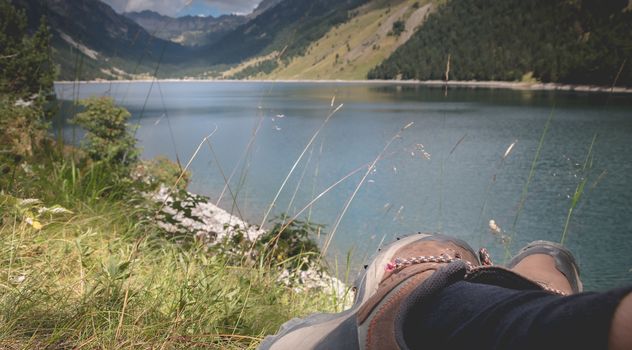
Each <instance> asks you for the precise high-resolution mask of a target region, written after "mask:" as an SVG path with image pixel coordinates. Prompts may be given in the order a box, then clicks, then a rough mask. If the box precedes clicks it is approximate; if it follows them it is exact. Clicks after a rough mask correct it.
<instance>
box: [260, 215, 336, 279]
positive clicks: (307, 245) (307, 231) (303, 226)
mask: <svg viewBox="0 0 632 350" xmlns="http://www.w3.org/2000/svg"><path fill="white" fill-rule="evenodd" d="M289 219H290V218H289V217H288V216H287V215H285V214H283V215H281V216H278V217H276V218H274V219H273V220H272V222H273V223H274V226H272V228H271V229H270V230H268V232H266V234H265V235H263V236H262V237H261V238H260V239H259V241H258V242H257V244H258V246H259V250H260V252H261V253H262V254H266V256H267V258H268V259H269V261H274V262H276V263H277V264H281V265H282V266H284V267H290V266H296V264H295V262H294V261H292V259H293V258H296V257H302V258H303V262H304V263H303V264H300V265H299V266H298V267H299V268H300V269H302V270H306V269H308V268H309V267H311V266H313V264H314V263H315V262H316V261H317V260H318V257H319V254H320V249H319V247H318V244H317V243H316V242H315V241H314V239H313V237H314V236H315V235H316V234H324V232H323V231H322V229H323V228H324V226H323V225H320V224H315V223H313V222H309V221H302V220H294V221H291V222H290V221H289Z"/></svg>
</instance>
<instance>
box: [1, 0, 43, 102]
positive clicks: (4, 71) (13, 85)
mask: <svg viewBox="0 0 632 350" xmlns="http://www.w3.org/2000/svg"><path fill="white" fill-rule="evenodd" d="M50 39H51V35H50V32H49V30H48V26H47V23H46V20H45V18H44V17H42V18H41V20H40V25H39V29H38V30H37V31H36V32H35V34H33V35H32V36H29V35H28V34H27V19H26V14H25V12H24V11H20V10H16V9H15V8H14V7H13V6H12V5H11V4H10V2H8V1H7V0H0V94H3V95H4V94H11V95H14V96H15V97H16V98H30V99H32V96H33V95H40V96H46V95H48V94H50V93H51V92H52V89H53V81H54V77H55V72H54V67H53V64H52V59H51V50H50Z"/></svg>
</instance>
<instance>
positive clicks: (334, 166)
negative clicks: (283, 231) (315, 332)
mask: <svg viewBox="0 0 632 350" xmlns="http://www.w3.org/2000/svg"><path fill="white" fill-rule="evenodd" d="M73 89H74V91H73ZM57 91H58V94H59V96H60V97H61V98H65V99H68V100H72V96H77V95H79V96H81V97H85V96H89V95H104V94H107V95H111V96H113V97H115V98H116V100H117V101H119V103H121V104H123V105H124V106H125V107H127V108H128V109H129V110H130V111H131V112H132V114H133V116H134V117H133V118H134V122H135V123H140V125H141V128H140V129H139V130H138V134H137V136H138V138H139V140H140V144H141V146H142V147H143V149H144V152H143V156H144V157H146V158H150V157H154V156H157V155H166V156H169V157H171V158H175V154H176V153H175V152H176V149H177V151H178V152H179V156H180V159H186V160H188V157H190V156H191V154H192V153H193V151H194V150H195V148H196V147H197V146H198V144H199V142H200V140H201V139H202V138H203V137H204V136H206V135H207V134H209V133H210V132H211V131H212V130H214V129H215V128H217V132H216V133H215V134H214V135H213V138H212V145H213V148H214V150H215V152H216V154H217V160H215V159H214V158H213V156H212V154H211V153H210V152H209V151H208V149H207V148H203V150H202V152H200V154H199V156H198V157H197V158H196V159H195V160H194V161H193V163H192V172H193V180H192V183H191V185H190V189H191V190H192V191H195V192H199V193H203V194H206V195H208V196H210V197H211V198H212V199H213V200H217V199H218V197H219V195H220V193H221V192H222V189H223V188H224V178H223V176H222V171H223V172H224V174H225V175H226V176H227V177H228V176H229V175H230V174H234V175H233V177H232V178H231V182H230V185H231V189H232V190H233V192H234V193H235V195H236V196H237V202H236V204H237V206H238V207H239V209H240V212H241V213H243V214H244V215H245V216H246V219H248V220H250V221H251V222H253V223H257V224H258V223H259V222H260V221H261V219H262V217H263V214H264V212H265V209H266V208H267V207H268V205H269V204H270V202H271V201H272V199H273V198H274V196H275V194H276V191H277V190H278V189H279V187H280V186H281V183H282V182H283V179H284V178H285V176H286V174H288V172H289V171H290V169H291V168H292V166H293V164H294V162H295V161H296V160H297V158H298V157H299V155H300V154H301V152H302V151H303V149H304V147H305V145H306V144H307V142H308V141H309V140H310V138H311V137H312V135H313V134H314V132H315V131H316V130H317V129H318V128H319V127H320V126H321V124H322V123H323V121H324V119H325V117H326V116H327V115H328V114H329V113H330V112H331V111H332V110H333V109H334V108H335V107H336V106H338V105H339V104H344V106H343V107H342V108H341V109H340V111H338V112H337V113H336V114H335V115H334V116H333V117H332V118H331V119H330V120H329V122H328V123H327V125H326V126H325V127H324V128H323V130H322V132H321V133H320V134H319V136H318V137H317V138H316V139H315V141H314V143H313V145H312V147H309V148H308V149H307V151H306V152H305V155H304V157H303V158H302V160H301V162H299V163H298V166H297V167H296V169H295V171H294V172H293V175H292V177H290V180H289V181H288V184H287V185H286V187H285V190H284V191H283V192H282V194H281V195H280V197H279V200H278V201H277V203H276V205H275V207H274V209H273V214H280V213H282V212H289V213H290V214H292V213H294V212H298V211H299V210H301V209H302V208H303V207H304V206H305V205H306V204H307V203H308V202H309V201H310V200H311V199H312V198H314V197H315V196H317V195H318V194H320V193H321V192H322V191H324V190H325V189H326V188H328V187H329V186H330V185H332V184H333V183H335V182H336V181H338V180H339V179H341V178H343V177H344V176H346V175H347V174H349V173H350V172H352V171H354V170H355V169H357V168H358V167H361V166H363V165H365V164H367V163H370V162H371V161H373V160H374V159H375V158H376V157H377V155H378V154H379V153H380V152H381V151H382V150H383V148H384V147H385V145H386V143H387V142H388V141H389V140H390V139H391V138H392V137H393V136H394V135H395V134H396V133H397V132H398V131H399V130H400V129H401V128H402V127H403V126H405V125H407V124H409V123H410V122H414V124H413V126H412V127H410V128H408V129H406V130H404V131H403V132H402V133H401V137H399V138H397V139H396V140H395V142H394V143H393V144H392V145H391V146H390V147H389V148H388V149H387V150H386V152H385V153H384V157H383V158H382V159H380V160H379V162H377V165H376V168H375V169H374V170H373V171H371V172H370V174H369V175H368V176H367V178H366V181H365V182H364V183H363V185H362V186H361V188H360V190H359V191H358V193H357V195H356V196H355V198H354V201H353V202H352V204H351V206H350V208H349V210H348V211H347V212H346V214H345V216H344V218H343V219H342V221H341V224H340V227H339V228H338V231H337V233H336V235H335V237H334V238H333V243H332V250H331V256H332V257H335V256H337V255H344V254H346V253H347V251H349V250H352V254H353V257H354V261H355V262H360V261H361V260H363V259H365V258H366V257H367V256H370V255H371V254H373V253H374V252H375V250H376V248H377V247H378V245H379V243H380V242H382V241H384V242H389V241H390V240H392V239H393V238H394V237H395V236H396V235H400V234H406V233H410V232H415V231H435V232H436V231H438V232H444V233H447V234H452V235H455V236H459V237H461V238H463V239H465V240H467V241H468V242H470V243H471V244H472V245H473V246H478V245H483V246H487V247H488V248H489V250H490V252H491V253H492V256H493V257H495V258H496V260H497V261H498V262H502V260H503V258H504V249H503V245H502V243H501V242H500V240H499V239H498V238H497V237H499V235H494V234H492V233H491V232H490V228H489V220H491V219H493V220H495V222H496V224H497V225H498V226H499V228H500V230H502V231H503V233H504V234H506V235H508V236H511V237H512V241H511V242H510V245H509V247H510V250H511V251H512V252H515V251H516V250H517V249H519V248H520V247H521V246H522V245H524V244H526V243H528V242H529V241H532V240H535V239H547V240H552V241H559V240H560V238H561V234H562V231H563V228H564V225H565V221H566V217H567V214H568V211H569V208H570V206H571V201H572V197H573V195H574V193H575V191H576V189H577V186H578V184H579V183H580V182H582V181H583V180H584V179H586V186H585V190H584V193H583V195H582V196H581V198H580V201H579V202H578V205H577V207H576V208H575V209H574V212H573V216H572V218H571V220H570V224H569V229H568V233H567V235H568V237H567V242H566V244H567V245H568V246H569V247H570V248H571V249H572V250H573V251H574V252H575V254H576V255H577V257H578V260H579V263H580V265H581V268H582V270H583V275H582V277H583V279H584V280H585V285H586V286H587V288H589V289H601V288H606V287H610V286H615V285H619V284H621V283H624V282H628V283H629V282H632V273H631V272H630V271H629V270H630V269H632V254H631V253H630V252H631V251H632V205H631V204H632V177H630V175H629V174H630V170H631V167H632V152H631V151H632V138H631V136H632V98H631V97H629V96H609V95H605V94H576V93H553V92H538V91H508V90H473V89H452V90H450V91H449V92H448V95H447V96H445V95H444V91H443V90H442V89H432V88H424V87H419V86H409V85H405V86H400V87H397V86H395V85H373V84H324V83H311V84H309V83H300V84H299V83H292V84H286V83H171V82H169V83H165V82H162V83H160V84H159V85H158V84H154V85H153V86H151V85H150V84H149V83H133V84H130V83H119V84H82V85H80V86H76V85H70V84H68V85H58V86H57ZM160 92H162V96H163V97H164V100H163V99H161V98H160V96H161V94H160ZM145 104H146V107H145V108H144V110H143V106H144V105H145ZM66 107H68V105H67V106H66ZM70 110H71V109H70V108H64V109H63V111H62V114H64V115H68V114H69V113H70ZM551 115H552V121H551V125H550V127H549V128H548V131H547V133H546V135H545V138H544V141H543V146H542V149H541V152H540V155H539V160H538V162H537V164H536V166H535V168H534V175H533V178H532V180H531V181H530V183H529V186H528V191H527V192H526V196H524V205H520V203H521V200H522V198H523V191H524V189H525V184H526V183H527V179H528V177H529V173H530V170H531V167H532V163H533V160H534V157H535V156H536V153H537V148H538V143H539V141H540V138H541V137H542V135H543V131H544V126H545V124H546V121H547V119H548V118H549V116H551ZM141 116H142V117H141ZM259 124H260V125H261V127H260V129H257V126H258V125H259ZM59 125H65V124H63V123H61V124H59ZM169 125H170V126H171V129H172V130H171V132H172V133H173V135H174V137H175V140H174V143H175V148H174V143H172V142H171V136H170V135H171V132H170V130H169V128H168V126H169ZM64 130H65V132H66V137H67V138H70V137H71V136H70V135H71V132H70V130H71V128H70V127H68V126H64ZM255 130H256V131H257V133H256V137H255V138H254V142H253V143H252V147H251V148H250V152H248V153H247V154H245V150H246V149H247V145H248V144H249V142H250V141H251V140H252V139H253V133H254V132H255ZM595 135H597V136H596V142H595V144H594V147H593V150H592V157H590V158H589V159H588V160H587V155H588V152H589V147H590V145H591V141H592V139H593V137H594V136H595ZM513 142H516V143H515V145H514V147H513V148H512V150H511V152H510V154H509V155H508V156H507V157H506V158H505V159H503V156H504V154H505V152H506V150H507V149H508V147H509V146H510V145H511V144H512V143H513ZM585 164H586V167H585V169H584V165H585ZM220 169H221V171H220ZM365 172H366V169H363V170H361V171H359V172H357V173H356V174H354V175H353V176H351V177H349V179H348V180H346V181H344V182H342V183H341V184H340V185H338V186H336V187H335V188H334V189H333V190H331V191H330V192H328V193H327V194H325V195H324V196H323V197H322V198H321V199H320V200H319V201H318V202H317V203H316V204H315V205H314V206H313V207H312V208H311V210H309V211H306V213H309V214H306V215H310V218H311V219H312V220H314V221H316V222H318V223H323V224H326V225H328V228H329V229H331V228H332V226H333V225H334V223H335V222H336V219H337V217H338V215H339V214H340V212H341V211H342V209H343V207H344V204H345V202H346V201H347V200H348V199H349V198H350V196H351V195H352V193H353V192H354V190H355V188H356V186H357V185H358V183H359V182H360V181H361V179H362V176H363V175H364V173H365ZM220 204H221V205H222V207H224V208H226V209H229V210H230V209H231V208H233V206H232V204H233V202H232V199H231V198H228V196H224V197H223V199H222V201H221V203H220Z"/></svg>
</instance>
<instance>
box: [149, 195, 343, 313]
mask: <svg viewBox="0 0 632 350" xmlns="http://www.w3.org/2000/svg"><path fill="white" fill-rule="evenodd" d="M150 197H151V198H152V199H153V200H154V201H155V202H156V203H157V204H158V205H159V206H160V207H161V209H160V212H159V213H158V215H157V216H156V218H157V220H158V222H157V224H158V226H159V227H160V228H162V229H163V230H165V232H167V233H169V234H172V235H174V236H182V235H193V237H194V239H195V240H196V241H197V242H200V243H202V244H205V245H206V246H207V247H208V248H212V247H215V248H220V250H223V251H233V252H235V251H236V250H235V249H234V247H231V242H233V241H234V238H236V237H237V236H239V238H240V239H241V238H243V239H245V240H246V241H247V242H249V243H254V242H255V241H256V240H257V239H259V238H261V237H262V236H263V235H264V234H266V230H264V229H262V228H260V227H257V226H255V225H251V224H249V223H247V222H245V221H243V220H242V219H240V218H238V217H236V216H234V215H231V214H230V213H229V212H227V211H226V210H224V209H222V208H220V207H218V206H216V205H214V204H213V203H210V201H209V199H208V198H207V197H204V196H201V195H197V194H194V193H191V192H188V191H184V190H180V191H178V192H177V193H176V194H173V193H172V192H171V190H170V189H169V188H167V187H166V186H160V188H159V189H158V191H156V192H155V193H154V194H151V195H150ZM241 254H244V253H241ZM279 283H283V284H285V285H287V286H288V287H290V288H292V289H294V290H295V291H306V290H311V289H318V290H321V291H323V292H325V293H327V294H331V295H334V296H335V297H336V298H337V299H338V300H339V301H340V302H341V303H342V305H350V304H351V303H352V301H353V295H352V293H351V292H350V289H349V287H348V286H347V285H346V284H345V283H344V282H342V281H341V280H339V279H338V278H336V277H334V276H331V275H330V274H329V273H328V272H327V271H326V269H324V268H323V267H322V266H315V265H313V264H310V265H309V266H308V268H307V269H303V270H292V269H284V270H283V271H281V275H280V277H279Z"/></svg>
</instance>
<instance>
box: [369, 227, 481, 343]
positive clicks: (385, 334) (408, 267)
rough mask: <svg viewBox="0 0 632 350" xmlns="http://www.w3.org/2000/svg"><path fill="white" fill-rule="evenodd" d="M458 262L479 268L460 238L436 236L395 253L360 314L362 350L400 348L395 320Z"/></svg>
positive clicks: (474, 256) (466, 245) (470, 250)
mask: <svg viewBox="0 0 632 350" xmlns="http://www.w3.org/2000/svg"><path fill="white" fill-rule="evenodd" d="M456 260H461V261H463V262H464V263H465V264H466V265H467V266H468V269H471V268H473V267H475V266H479V265H480V263H479V260H478V257H477V255H476V254H475V253H474V251H473V250H472V248H470V246H469V245H468V244H467V243H465V242H463V241H461V240H458V239H456V238H452V237H448V236H443V235H433V236H429V237H426V238H425V239H424V240H420V241H418V242H416V243H415V244H410V245H407V246H404V247H402V248H401V249H399V250H398V251H396V252H394V254H393V260H391V261H390V262H389V263H387V265H386V273H385V275H384V276H383V278H382V280H381V282H380V283H379V285H378V290H377V292H376V293H375V294H374V295H373V296H372V297H371V298H369V299H368V300H367V301H366V302H365V303H364V304H363V305H362V306H361V307H360V309H359V310H358V314H357V323H358V340H359V345H360V349H393V348H398V347H399V346H398V345H397V344H398V342H397V339H396V330H395V319H396V317H397V315H398V314H399V312H398V311H399V308H400V305H401V304H402V302H403V301H404V300H405V299H406V298H407V297H408V295H409V294H410V293H411V292H412V291H413V290H415V289H416V288H417V287H418V286H419V285H420V284H422V283H423V282H424V281H426V280H427V279H428V277H430V276H431V275H433V274H434V273H435V271H437V270H438V269H439V268H441V267H444V266H446V263H450V262H453V261H456Z"/></svg>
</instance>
